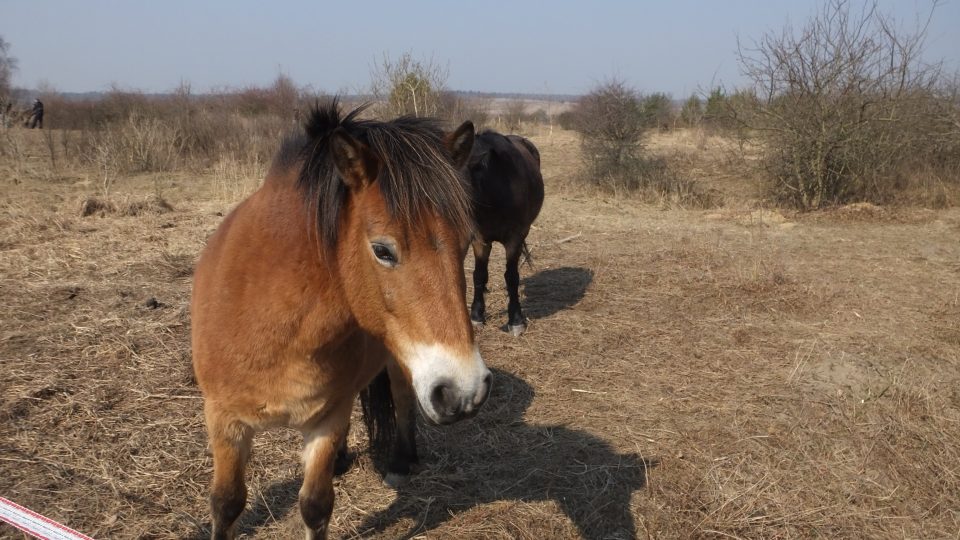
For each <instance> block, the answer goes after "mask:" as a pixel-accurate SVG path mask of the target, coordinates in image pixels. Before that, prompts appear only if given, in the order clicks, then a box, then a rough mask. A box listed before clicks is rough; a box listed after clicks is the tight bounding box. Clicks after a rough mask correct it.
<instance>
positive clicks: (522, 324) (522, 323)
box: [503, 231, 527, 336]
mask: <svg viewBox="0 0 960 540" xmlns="http://www.w3.org/2000/svg"><path fill="white" fill-rule="evenodd" d="M526 236H527V234H526V231H524V233H523V235H520V236H517V237H516V238H514V239H511V240H510V241H508V242H507V243H505V244H504V246H503V247H504V248H506V251H507V271H506V272H504V273H503V278H504V280H505V281H506V282H507V295H508V296H509V297H510V303H509V304H507V314H508V315H509V319H508V322H507V330H509V331H510V333H511V334H513V335H514V336H519V335H520V334H523V333H524V332H525V331H526V330H527V323H526V320H525V319H524V317H523V311H522V310H521V309H520V268H519V266H520V255H521V253H522V252H523V241H524V239H525V238H526Z"/></svg>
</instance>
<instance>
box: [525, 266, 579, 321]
mask: <svg viewBox="0 0 960 540" xmlns="http://www.w3.org/2000/svg"><path fill="white" fill-rule="evenodd" d="M592 282H593V271H592V270H588V269H586V268H578V267H571V266H564V267H561V268H551V269H549V270H541V271H540V272H537V273H536V274H534V275H532V276H530V277H528V278H526V279H524V280H523V281H522V282H521V283H522V284H523V296H524V310H525V311H526V315H527V317H529V318H531V319H543V318H545V317H549V316H551V315H553V314H554V313H557V312H558V311H562V310H564V309H567V308H569V307H572V306H574V305H576V304H577V303H579V302H580V300H582V299H583V296H584V295H585V294H586V293H587V287H589V286H590V284H591V283H592Z"/></svg>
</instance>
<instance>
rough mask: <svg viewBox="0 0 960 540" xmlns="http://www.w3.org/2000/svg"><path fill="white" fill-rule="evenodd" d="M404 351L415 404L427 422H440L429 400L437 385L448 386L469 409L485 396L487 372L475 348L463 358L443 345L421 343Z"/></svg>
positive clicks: (478, 351) (488, 372)
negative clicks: (446, 384)
mask: <svg viewBox="0 0 960 540" xmlns="http://www.w3.org/2000/svg"><path fill="white" fill-rule="evenodd" d="M406 352H407V354H406V355H405V358H404V359H403V363H404V364H406V366H407V369H409V370H410V375H411V377H410V378H411V379H412V380H413V389H414V391H415V392H416V394H417V401H419V402H420V407H421V409H423V412H424V413H425V414H426V415H427V416H429V417H430V419H431V420H434V421H439V420H440V418H439V414H438V413H437V411H435V410H434V408H433V404H432V403H431V401H430V393H431V392H432V391H433V389H434V387H435V386H436V385H437V383H438V382H447V383H449V384H451V385H452V387H453V388H452V390H453V391H454V392H456V395H458V396H460V397H461V399H462V400H463V401H464V402H465V403H467V404H469V405H468V406H469V407H476V406H477V405H478V404H479V403H478V402H479V401H481V400H482V399H483V398H484V397H485V394H486V392H487V389H486V388H484V379H485V378H486V377H487V375H489V374H490V370H488V369H487V366H486V365H485V364H484V363H483V358H481V357H480V350H479V349H478V348H477V347H476V346H474V348H473V353H472V354H470V355H469V356H467V357H464V355H463V354H457V353H455V352H453V351H451V350H450V349H448V348H446V347H444V346H443V345H436V344H425V343H415V344H413V345H411V346H410V347H409V348H408V349H407V351H406Z"/></svg>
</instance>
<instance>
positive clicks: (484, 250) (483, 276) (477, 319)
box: [470, 238, 491, 326]
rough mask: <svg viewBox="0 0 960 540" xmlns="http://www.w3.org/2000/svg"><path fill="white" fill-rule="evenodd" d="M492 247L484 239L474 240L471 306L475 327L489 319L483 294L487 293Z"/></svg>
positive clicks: (471, 315) (472, 320)
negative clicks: (488, 265) (488, 268)
mask: <svg viewBox="0 0 960 540" xmlns="http://www.w3.org/2000/svg"><path fill="white" fill-rule="evenodd" d="M490 247H491V244H490V243H489V242H484V241H483V239H482V238H475V239H474V240H473V303H472V304H471V305H470V321H471V322H473V325H474V326H480V325H482V324H483V323H484V322H486V318H487V315H486V309H487V307H486V304H485V302H484V298H483V294H484V293H485V292H487V279H488V278H489V274H488V272H487V263H489V261H490Z"/></svg>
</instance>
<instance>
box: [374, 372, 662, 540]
mask: <svg viewBox="0 0 960 540" xmlns="http://www.w3.org/2000/svg"><path fill="white" fill-rule="evenodd" d="M533 397H534V391H533V388H532V387H531V386H530V385H529V384H527V383H526V382H525V381H524V380H522V379H520V378H519V377H516V376H514V375H512V374H510V373H507V372H504V371H501V370H494V383H493V393H492V395H491V396H490V399H489V401H488V402H487V404H486V405H485V406H484V408H483V410H482V412H481V413H480V414H479V415H478V416H477V418H475V419H474V420H472V421H467V422H463V423H460V424H455V425H452V426H447V427H442V428H435V427H427V426H422V425H421V426H420V429H419V434H418V436H419V439H420V441H421V449H422V452H423V454H424V455H429V456H431V458H432V459H430V460H429V461H430V462H431V463H428V464H427V466H426V469H425V470H424V471H423V472H421V473H420V474H419V475H416V476H414V477H412V478H411V480H410V482H409V483H408V484H407V485H405V486H403V487H401V488H400V489H398V491H397V498H396V500H395V501H394V503H393V504H392V505H391V506H390V507H389V508H387V509H385V510H383V511H381V512H378V513H376V514H375V515H372V516H370V517H369V518H368V519H367V520H366V521H365V522H364V523H363V525H362V526H361V527H360V531H363V534H365V535H366V534H370V533H377V532H383V531H385V530H386V529H388V528H389V527H391V525H392V524H394V523H396V522H397V521H399V520H401V519H404V518H411V519H412V520H413V521H414V522H415V523H416V526H415V527H413V529H412V530H410V531H408V532H407V533H406V534H405V535H403V537H404V538H410V537H413V536H416V535H421V534H424V533H427V532H429V531H431V530H433V529H435V528H436V527H437V526H439V525H440V524H442V523H443V522H445V521H447V520H449V519H450V518H451V515H453V514H456V513H459V512H464V511H467V510H469V509H471V508H473V507H475V506H479V505H483V504H487V503H492V502H495V501H509V500H516V501H524V502H533V501H555V502H556V503H557V504H558V505H559V506H560V508H561V509H562V510H563V512H564V513H565V514H566V515H567V517H569V518H570V520H571V521H572V522H573V523H574V524H575V525H576V527H577V529H578V530H579V531H580V534H581V536H582V537H583V538H587V539H610V538H624V539H628V538H634V537H635V536H636V527H635V525H634V522H633V516H632V514H631V512H630V498H631V496H632V495H633V492H634V491H636V490H638V489H641V488H643V487H644V486H645V484H646V473H647V470H648V468H650V467H653V466H655V465H656V462H655V461H651V460H647V459H644V458H642V457H640V456H639V455H637V454H633V453H625V454H620V453H618V452H617V451H616V450H614V449H613V448H612V447H611V446H610V445H609V444H608V443H607V442H606V441H604V440H602V439H600V438H599V437H597V436H595V435H592V434H590V433H587V432H585V431H579V430H575V429H570V428H567V427H565V426H562V425H539V424H528V423H526V422H524V421H523V413H524V411H526V409H527V407H528V406H529V405H530V403H531V402H532V400H533ZM424 500H432V503H431V504H429V505H427V506H424V504H423V501H424Z"/></svg>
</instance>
